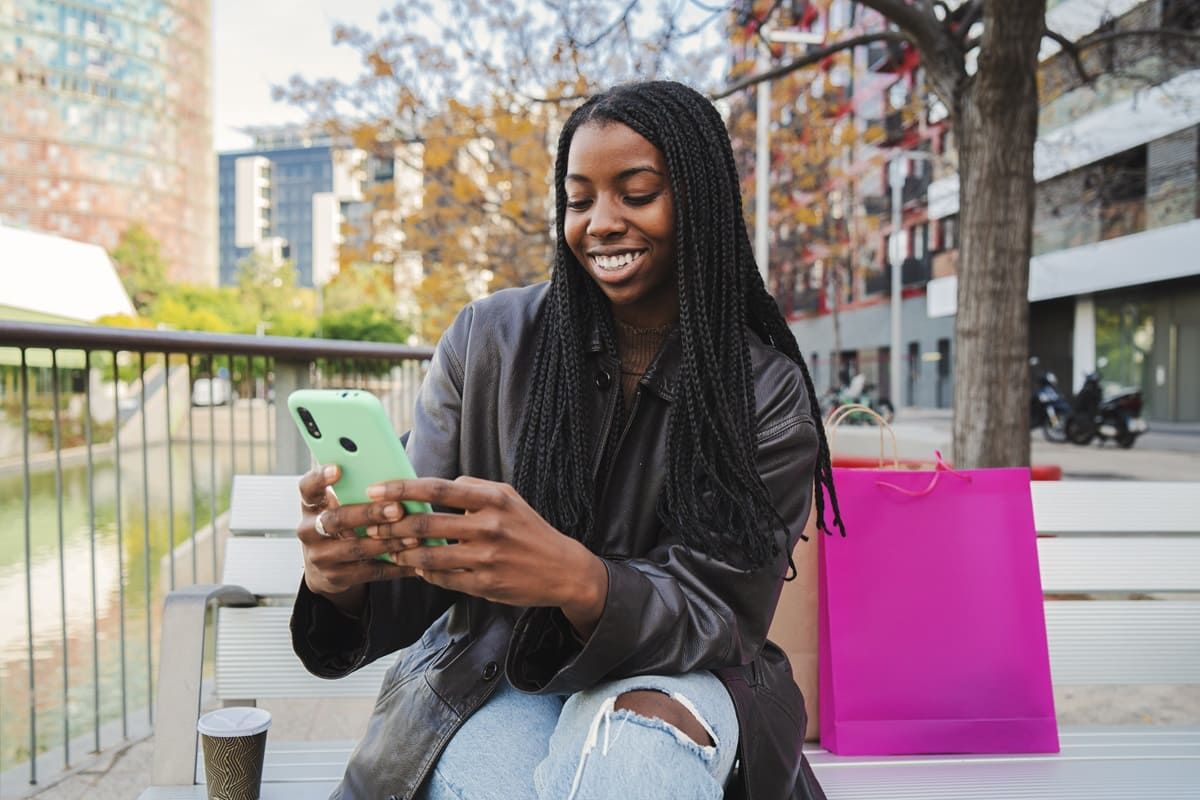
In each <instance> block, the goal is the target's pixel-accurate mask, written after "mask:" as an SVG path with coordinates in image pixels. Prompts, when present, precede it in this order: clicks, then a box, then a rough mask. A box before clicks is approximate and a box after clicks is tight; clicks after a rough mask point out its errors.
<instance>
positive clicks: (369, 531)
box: [367, 525, 379, 538]
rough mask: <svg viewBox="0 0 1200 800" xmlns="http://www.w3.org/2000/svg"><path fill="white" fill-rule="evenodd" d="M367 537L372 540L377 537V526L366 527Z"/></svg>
mask: <svg viewBox="0 0 1200 800" xmlns="http://www.w3.org/2000/svg"><path fill="white" fill-rule="evenodd" d="M367 536H370V537H372V538H375V537H377V536H379V526H378V525H368V526H367Z"/></svg>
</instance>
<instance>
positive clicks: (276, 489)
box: [229, 475, 300, 536]
mask: <svg viewBox="0 0 1200 800" xmlns="http://www.w3.org/2000/svg"><path fill="white" fill-rule="evenodd" d="M299 482H300V476H299V475H234V476H233V488H232V489H231V490H230V497H229V532H230V533H232V534H233V535H235V536H239V535H244V534H263V533H289V534H294V533H295V532H296V526H297V525H298V524H299V523H300V493H299V490H298V489H297V485H298V484H299Z"/></svg>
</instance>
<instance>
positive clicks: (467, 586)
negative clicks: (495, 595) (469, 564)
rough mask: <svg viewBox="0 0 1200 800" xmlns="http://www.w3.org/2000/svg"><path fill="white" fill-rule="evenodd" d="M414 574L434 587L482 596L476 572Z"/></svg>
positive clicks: (430, 571) (434, 571) (433, 571)
mask: <svg viewBox="0 0 1200 800" xmlns="http://www.w3.org/2000/svg"><path fill="white" fill-rule="evenodd" d="M413 572H414V574H415V575H416V576H417V577H418V578H420V579H421V580H423V581H425V582H426V583H431V584H433V585H434V586H440V587H442V588H443V589H449V590H450V591H453V592H462V593H464V594H469V595H474V596H476V597H479V596H481V595H480V594H479V579H478V576H477V575H476V574H475V573H474V572H469V571H458V572H444V571H441V570H419V569H418V570H413Z"/></svg>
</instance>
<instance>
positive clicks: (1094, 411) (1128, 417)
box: [1066, 363, 1150, 449]
mask: <svg viewBox="0 0 1200 800" xmlns="http://www.w3.org/2000/svg"><path fill="white" fill-rule="evenodd" d="M1100 366H1101V367H1103V366H1104V364H1103V363H1101V364H1100ZM1141 413H1142V392H1141V390H1140V389H1133V390H1130V391H1124V392H1120V393H1117V394H1114V395H1113V396H1111V397H1109V398H1107V399H1106V398H1105V397H1104V392H1103V390H1102V389H1101V388H1100V373H1099V372H1090V373H1088V374H1087V375H1086V376H1085V377H1084V379H1083V388H1081V389H1080V390H1079V394H1077V395H1075V401H1074V402H1073V403H1072V404H1071V414H1070V416H1068V417H1067V424H1066V433H1067V438H1068V439H1070V440H1071V441H1072V442H1074V443H1075V444H1080V445H1083V444H1089V443H1090V442H1091V441H1092V440H1093V439H1099V440H1100V443H1101V444H1103V443H1104V442H1107V441H1109V440H1110V439H1111V440H1113V441H1115V442H1116V443H1117V446H1118V447H1123V448H1126V449H1128V448H1130V447H1133V445H1134V442H1136V441H1137V437H1139V436H1141V435H1142V434H1143V433H1145V432H1146V431H1147V430H1149V429H1150V426H1149V425H1147V424H1146V420H1144V419H1142V417H1141Z"/></svg>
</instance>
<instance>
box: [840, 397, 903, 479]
mask: <svg viewBox="0 0 1200 800" xmlns="http://www.w3.org/2000/svg"><path fill="white" fill-rule="evenodd" d="M858 412H862V413H864V414H866V415H867V416H869V417H874V418H875V421H876V422H878V423H879V466H881V467H882V466H884V463H883V460H884V440H883V432H884V431H887V433H888V435H889V436H891V437H892V469H897V470H898V469H900V447H899V446H898V445H897V444H896V432H895V431H894V430H892V426H891V425H889V424H888V421H887V420H886V419H884V418H883V417H881V416H879V412H877V411H876V410H875V409H873V408H871V407H870V406H865V405H863V404H862V403H846V404H845V405H842V406H838V407H837V408H835V409H834V410H833V411H831V412H829V417H828V418H827V419H826V420H825V435H826V436H827V437H828V439H829V449H830V450H831V451H832V450H833V443H834V440H835V439H836V434H837V429H838V426H839V425H841V424H842V423H843V422H845V421H846V419H847V418H848V417H849V416H850V415H851V414H854V413H858Z"/></svg>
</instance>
